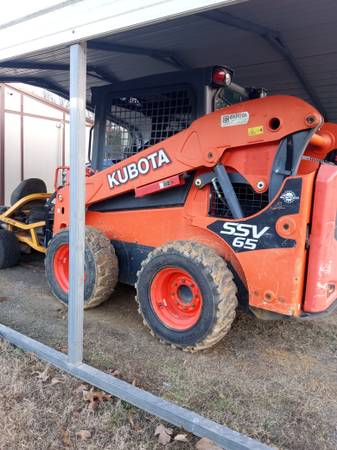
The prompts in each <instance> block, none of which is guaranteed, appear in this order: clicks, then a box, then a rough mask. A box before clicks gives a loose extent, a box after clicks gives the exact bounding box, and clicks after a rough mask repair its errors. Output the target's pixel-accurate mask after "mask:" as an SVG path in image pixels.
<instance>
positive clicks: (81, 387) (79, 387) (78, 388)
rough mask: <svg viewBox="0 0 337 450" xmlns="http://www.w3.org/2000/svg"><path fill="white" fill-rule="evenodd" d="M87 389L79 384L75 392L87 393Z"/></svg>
mask: <svg viewBox="0 0 337 450" xmlns="http://www.w3.org/2000/svg"><path fill="white" fill-rule="evenodd" d="M87 390H88V388H87V386H86V385H85V384H80V385H79V386H78V387H77V388H76V389H75V392H79V393H81V394H82V393H83V391H87Z"/></svg>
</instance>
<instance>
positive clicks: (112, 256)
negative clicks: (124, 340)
mask: <svg viewBox="0 0 337 450" xmlns="http://www.w3.org/2000/svg"><path fill="white" fill-rule="evenodd" d="M232 75H233V73H232V71H231V70H229V69H227V68H226V67H221V66H216V67H212V68H207V69H198V70H194V71H190V72H185V73H184V72H180V73H177V74H172V73H171V74H164V75H160V77H146V78H143V79H140V80H133V81H132V82H130V81H126V82H121V83H118V84H116V85H113V86H104V87H100V88H96V89H93V93H92V94H93V95H92V101H93V104H94V105H95V125H94V129H93V140H92V142H90V146H89V147H90V148H89V154H88V159H89V163H88V167H87V168H86V171H87V176H86V236H85V246H86V247H85V307H86V308H90V307H93V306H96V305H98V304H100V303H101V302H103V301H105V300H106V299H108V298H109V297H110V296H111V294H112V291H113V289H114V287H115V285H116V283H117V281H118V280H119V281H121V282H124V283H129V284H132V285H135V287H136V290H137V295H136V300H137V302H138V306H139V312H140V314H141V315H142V317H143V320H144V323H145V324H146V325H147V326H148V327H149V328H150V330H151V332H152V333H153V334H154V335H156V336H158V337H159V338H160V339H161V340H162V341H164V342H166V343H169V344H172V345H174V346H176V347H180V348H183V349H184V350H188V351H195V350H202V349H205V348H207V347H211V346H212V345H214V344H215V343H217V342H218V341H219V340H220V339H222V338H223V336H224V335H225V334H226V333H227V332H228V330H229V329H230V326H231V324H232V322H233V320H234V318H235V312H236V308H237V306H238V303H239V305H240V306H241V307H243V308H244V309H246V310H247V311H250V312H252V313H254V314H255V315H256V316H257V317H259V318H262V319H277V318H296V319H308V318H314V317H321V316H322V315H326V314H328V313H331V312H332V311H333V310H334V309H335V308H336V306H337V291H336V284H337V231H336V230H337V228H336V221H337V202H336V192H337V165H336V150H335V149H336V147H337V146H336V139H337V125H334V124H329V123H324V120H323V117H322V116H321V114H320V113H319V111H317V110H316V109H315V108H314V107H313V106H311V105H310V104H308V103H306V102H305V101H303V100H301V99H299V98H295V97H290V96H281V95H278V96H267V95H266V92H265V91H264V90H263V89H256V88H242V87H240V86H238V85H236V84H235V83H233V82H232ZM68 175H69V174H68V169H67V168H60V169H58V171H57V176H56V178H57V180H59V179H61V183H59V182H58V183H57V184H56V186H55V192H54V194H47V193H46V189H45V186H44V185H42V187H41V181H39V180H36V179H30V180H25V181H24V182H22V183H21V185H19V187H18V188H17V190H16V192H15V193H14V194H15V195H14V196H12V197H13V198H12V203H13V204H12V206H11V207H9V208H6V207H3V208H2V211H1V215H0V221H1V224H2V229H1V231H0V267H1V268H5V267H9V266H12V265H15V264H16V263H17V262H18V261H19V253H20V246H23V245H24V246H30V247H32V248H33V249H35V250H37V251H40V252H44V253H46V257H45V267H46V276H47V279H48V282H49V285H50V287H51V290H52V292H53V294H54V295H55V296H56V297H57V298H58V299H59V300H60V301H62V302H63V303H65V304H67V302H68V288H69V276H68V275H69V269H68V267H69V232H68V227H69V209H70V206H71V205H70V204H69V182H68V179H69V177H68Z"/></svg>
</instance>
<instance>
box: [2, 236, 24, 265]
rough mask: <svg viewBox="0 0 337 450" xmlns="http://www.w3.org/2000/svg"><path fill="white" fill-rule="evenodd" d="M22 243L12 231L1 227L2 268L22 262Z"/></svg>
mask: <svg viewBox="0 0 337 450" xmlns="http://www.w3.org/2000/svg"><path fill="white" fill-rule="evenodd" d="M20 257H21V252H20V244H19V241H18V240H17V238H16V236H15V234H14V233H13V232H12V231H8V230H4V229H0V269H7V268H9V267H14V266H16V265H17V264H19V262H20Z"/></svg>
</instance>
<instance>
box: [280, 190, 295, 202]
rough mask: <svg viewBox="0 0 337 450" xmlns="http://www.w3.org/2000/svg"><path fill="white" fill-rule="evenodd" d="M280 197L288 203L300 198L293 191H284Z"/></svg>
mask: <svg viewBox="0 0 337 450" xmlns="http://www.w3.org/2000/svg"><path fill="white" fill-rule="evenodd" d="M280 199H281V200H283V201H284V203H287V204H288V205H290V204H291V203H294V201H295V200H299V199H300V198H299V196H298V195H296V194H295V192H294V191H284V192H283V194H282V195H281V197H280Z"/></svg>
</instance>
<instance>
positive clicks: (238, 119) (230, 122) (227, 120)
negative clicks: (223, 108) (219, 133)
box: [220, 111, 249, 127]
mask: <svg viewBox="0 0 337 450" xmlns="http://www.w3.org/2000/svg"><path fill="white" fill-rule="evenodd" d="M220 120H221V127H234V126H236V125H246V124H247V123H248V121H249V112H246V111H243V112H239V113H232V114H224V115H222V116H221V118H220Z"/></svg>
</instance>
